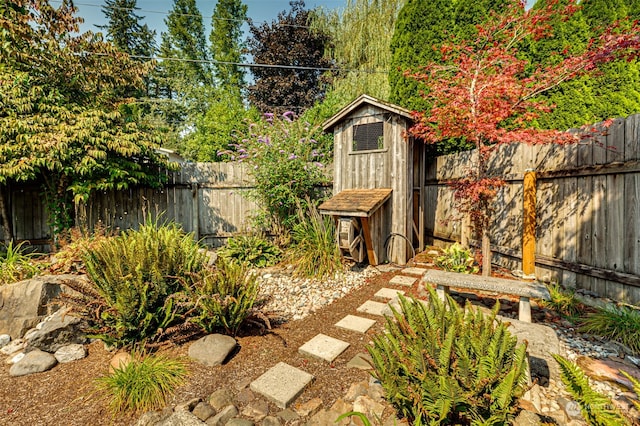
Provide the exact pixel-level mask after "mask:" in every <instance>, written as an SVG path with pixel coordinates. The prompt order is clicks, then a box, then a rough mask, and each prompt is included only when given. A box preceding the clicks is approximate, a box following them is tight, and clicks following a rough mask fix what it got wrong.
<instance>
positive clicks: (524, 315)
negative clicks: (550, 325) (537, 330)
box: [518, 296, 531, 322]
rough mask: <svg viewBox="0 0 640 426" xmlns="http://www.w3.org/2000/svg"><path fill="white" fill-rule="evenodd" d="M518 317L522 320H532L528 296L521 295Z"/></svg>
mask: <svg viewBox="0 0 640 426" xmlns="http://www.w3.org/2000/svg"><path fill="white" fill-rule="evenodd" d="M518 319H519V320H520V321H522V322H531V302H530V301H529V298H528V297H524V296H520V306H519V311H518Z"/></svg>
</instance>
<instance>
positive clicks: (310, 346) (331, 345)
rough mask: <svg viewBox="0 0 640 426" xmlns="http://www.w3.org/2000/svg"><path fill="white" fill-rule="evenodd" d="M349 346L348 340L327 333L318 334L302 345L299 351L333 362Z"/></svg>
mask: <svg viewBox="0 0 640 426" xmlns="http://www.w3.org/2000/svg"><path fill="white" fill-rule="evenodd" d="M348 347H349V344H348V343H347V342H343V341H342V340H338V339H334V338H333V337H329V336H327V335H325V334H318V335H317V336H316V337H314V338H313V339H311V340H309V341H308V342H307V343H305V344H304V345H302V346H300V348H299V349H298V352H300V354H302V355H306V356H310V357H312V358H317V359H320V360H322V361H327V362H333V360H334V359H336V358H338V355H340V354H341V353H342V352H344V351H345V350H346V349H347V348H348Z"/></svg>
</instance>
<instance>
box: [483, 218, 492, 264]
mask: <svg viewBox="0 0 640 426" xmlns="http://www.w3.org/2000/svg"><path fill="white" fill-rule="evenodd" d="M482 276H483V277H489V276H491V239H490V238H489V227H488V226H485V227H483V228H482Z"/></svg>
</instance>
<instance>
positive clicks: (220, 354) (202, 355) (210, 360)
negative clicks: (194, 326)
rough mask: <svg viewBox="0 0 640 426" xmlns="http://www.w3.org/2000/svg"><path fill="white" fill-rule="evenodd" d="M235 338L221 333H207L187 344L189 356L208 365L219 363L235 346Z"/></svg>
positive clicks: (212, 365)
mask: <svg viewBox="0 0 640 426" xmlns="http://www.w3.org/2000/svg"><path fill="white" fill-rule="evenodd" d="M236 345H237V343H236V339H234V338H233V337H230V336H225V335H222V334H209V335H208V336H204V337H203V338H201V339H198V340H196V341H195V342H193V343H192V344H191V346H189V357H190V358H193V359H194V360H196V361H198V362H200V363H202V364H204V365H206V366H209V367H214V366H216V365H221V364H222V363H223V362H224V360H225V359H227V357H228V356H229V354H230V353H231V352H233V350H234V349H235V348H236Z"/></svg>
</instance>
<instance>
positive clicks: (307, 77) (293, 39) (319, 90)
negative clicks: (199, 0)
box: [248, 1, 332, 114]
mask: <svg viewBox="0 0 640 426" xmlns="http://www.w3.org/2000/svg"><path fill="white" fill-rule="evenodd" d="M289 4H290V5H291V9H290V10H289V11H288V12H286V11H283V12H281V13H280V14H278V19H277V20H276V21H273V22H272V23H271V24H267V23H264V24H262V25H260V26H255V25H253V23H252V22H249V27H250V30H251V37H250V38H249V41H248V45H249V52H250V53H251V55H252V56H253V59H254V61H255V62H256V63H259V64H266V65H276V66H283V65H284V66H285V67H289V66H290V67H292V68H285V67H254V68H253V69H252V70H251V72H252V74H253V76H254V78H255V84H254V85H252V86H250V87H249V100H250V101H251V103H252V104H253V105H254V106H256V107H257V108H258V109H259V110H260V111H262V112H275V113H282V112H285V111H287V110H294V112H296V113H298V114H301V113H302V112H303V111H304V110H305V109H307V108H309V107H311V106H312V105H313V104H314V103H315V102H316V101H319V100H322V98H323V96H324V92H325V88H324V86H323V83H324V81H323V74H324V71H323V70H321V69H319V68H329V67H331V66H332V63H331V61H329V60H328V59H326V58H324V52H325V50H326V48H327V46H328V45H329V37H328V36H327V35H326V34H323V33H322V32H316V31H311V29H310V28H309V26H308V24H309V11H308V10H307V9H305V4H304V1H292V2H290V3H289Z"/></svg>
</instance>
